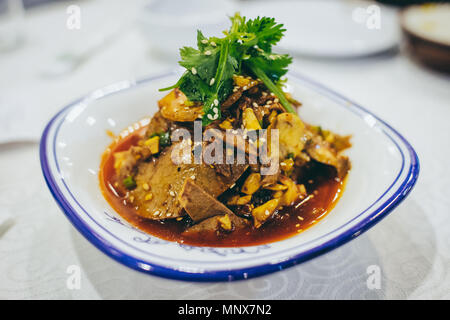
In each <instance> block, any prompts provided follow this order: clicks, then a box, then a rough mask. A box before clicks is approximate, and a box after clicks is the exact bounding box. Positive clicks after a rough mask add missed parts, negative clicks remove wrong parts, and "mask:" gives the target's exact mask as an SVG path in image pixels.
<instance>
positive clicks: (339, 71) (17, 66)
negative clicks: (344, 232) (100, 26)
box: [0, 1, 450, 299]
mask: <svg viewBox="0 0 450 320" xmlns="http://www.w3.org/2000/svg"><path fill="white" fill-rule="evenodd" d="M96 2H97V1H96ZM119 3H124V2H122V1H120V2H119ZM85 6H86V12H87V13H89V12H92V14H97V15H99V14H100V15H101V14H105V13H104V12H102V11H101V10H103V9H102V8H100V7H97V6H94V5H93V4H92V3H91V2H87V3H85ZM65 9H66V4H60V5H56V6H51V7H44V8H41V9H37V10H35V11H34V12H32V13H30V15H29V17H28V18H27V25H28V27H30V26H32V27H31V28H29V29H28V32H29V33H28V43H27V44H26V46H25V47H24V48H22V49H21V50H19V51H16V52H15V53H10V54H7V55H1V56H0V75H1V77H0V125H1V127H0V131H1V140H2V141H3V142H5V141H11V139H13V140H15V141H16V142H9V143H4V144H1V145H0V217H1V215H3V216H7V215H8V216H11V217H12V219H13V225H12V226H11V227H10V228H9V229H8V230H6V231H3V232H0V298H8V299H10V298H19V299H22V298H24V299H54V298H69V299H71V298H81V299H105V298H106V299H107V298H116V299H123V298H144V299H228V298H234V299H249V298H251V299H277V298H284V299H307V298H312V299H319V298H328V299H335V298H342V299H350V298H357V299H364V298H374V299H379V298H401V299H403V298H425V299H428V298H435V299H436V298H437V299H449V298H450V209H449V208H450V197H449V190H450V170H449V169H448V163H449V161H448V159H449V157H450V149H449V141H450V126H449V124H448V120H449V119H450V79H449V77H446V76H443V75H440V74H436V73H433V72H431V71H428V70H426V69H423V68H422V67H419V66H417V65H416V64H414V63H413V62H412V61H410V59H409V58H407V57H406V56H405V55H404V54H398V53H397V52H392V53H386V54H382V55H378V56H373V57H368V58H361V59H353V60H334V61H333V60H314V59H306V58H297V59H296V61H295V63H294V65H293V67H292V68H293V69H295V70H296V71H298V72H301V73H304V74H306V75H308V76H309V77H312V78H314V79H316V80H318V81H320V82H322V83H324V84H325V85H327V86H329V87H331V88H333V89H335V90H336V91H338V92H341V93H342V94H344V95H346V96H348V97H349V98H351V99H352V100H354V101H357V102H359V103H360V104H362V105H363V106H365V107H367V108H368V109H370V110H371V111H373V112H374V113H375V114H377V115H379V116H380V117H381V118H383V119H385V120H386V121H387V122H388V123H390V124H391V125H392V126H394V127H395V128H397V129H398V130H399V131H400V132H401V133H402V134H403V135H404V136H405V137H406V138H407V139H409V140H410V142H411V143H412V145H413V146H414V147H415V148H416V150H417V152H418V154H419V158H420V162H421V174H420V177H419V181H418V183H417V185H416V187H415V189H414V190H413V192H412V193H411V195H410V196H409V197H408V198H407V200H405V201H404V202H403V203H402V204H401V205H400V206H399V207H398V208H397V209H396V210H394V211H393V212H392V213H391V214H390V215H389V216H388V217H387V218H385V219H384V220H383V221H381V222H380V223H379V224H377V225H376V226H375V227H374V228H372V229H371V230H369V231H368V232H367V233H365V234H363V235H362V236H360V237H358V238H357V239H356V240H354V241H351V242H350V243H348V244H346V245H345V246H343V247H340V248H338V249H336V250H334V251H332V252H330V253H328V254H326V255H323V256H321V257H319V258H316V259H314V260H312V261H309V262H306V263H303V264H301V265H299V266H296V267H293V268H290V269H287V270H284V271H281V272H277V273H275V274H271V275H267V276H263V277H260V278H256V279H251V280H247V281H239V282H232V283H190V282H180V281H173V280H167V279H162V278H158V277H154V276H150V275H146V274H142V273H138V272H136V271H133V270H130V269H127V268H126V267H124V266H122V265H120V264H118V263H117V262H115V261H113V260H111V259H110V258H108V257H106V256H105V255H104V254H103V253H101V252H99V251H98V250H97V249H96V248H94V247H93V246H92V245H91V244H90V243H88V242H87V240H85V239H84V238H83V237H82V236H81V235H80V234H79V233H78V232H77V231H76V230H75V229H74V228H73V227H72V226H71V225H70V223H69V222H68V220H67V219H66V218H65V217H64V215H63V214H62V212H61V211H60V210H59V208H58V207H57V205H56V203H55V202H54V201H53V199H52V197H51V195H50V192H49V191H48V189H47V187H46V185H45V182H44V179H43V177H42V174H41V170H40V164H39V159H38V144H37V141H38V139H39V134H40V131H41V130H42V127H43V126H44V124H45V122H46V120H47V119H48V118H49V117H50V116H51V115H52V114H53V113H55V112H56V111H57V110H58V109H59V108H60V107H61V106H63V105H64V104H66V103H68V102H70V101H71V100H73V99H74V98H76V97H78V96H80V95H82V94H84V93H86V92H88V91H90V90H91V89H93V88H95V87H99V86H102V85H105V84H107V83H110V82H115V81H116V80H119V79H124V78H130V77H136V76H137V77H140V76H143V75H145V74H149V73H152V72H156V71H158V70H162V69H165V68H169V67H173V65H174V64H173V63H172V62H168V61H163V60H160V59H158V58H156V57H155V56H154V55H152V54H151V53H149V52H148V50H147V47H146V45H145V42H144V41H142V38H141V36H140V35H139V33H138V32H137V31H136V30H132V31H130V32H128V33H126V34H124V35H122V36H121V37H120V38H119V39H117V40H116V41H115V42H114V43H112V44H111V45H110V46H109V47H108V49H105V50H104V51H102V52H99V53H98V54H97V55H96V56H95V57H93V58H92V59H91V60H89V61H88V62H87V63H86V64H85V65H83V66H82V67H80V69H78V70H77V71H76V72H75V73H73V74H72V75H70V76H67V77H64V78H58V79H43V78H41V77H40V76H39V74H38V73H39V72H38V67H39V66H40V64H41V62H42V61H43V60H44V59H43V58H44V57H47V58H48V57H49V56H51V54H54V53H55V52H58V51H61V50H62V49H61V48H63V47H65V46H66V45H67V43H68V41H67V38H70V37H71V36H72V35H70V36H69V35H68V34H67V31H66V30H65V29H64V28H62V27H61V28H59V29H58V28H55V27H54V24H56V25H57V24H58V23H60V24H61V23H62V24H64V23H65V21H64V19H65V18H66V13H65ZM96 10H97V11H96ZM111 10H118V11H120V12H122V13H123V15H124V16H126V17H133V15H134V14H135V13H136V12H134V11H132V10H134V9H129V8H125V7H124V8H122V7H120V6H119V5H118V6H117V7H112V8H111ZM125 10H130V12H126V11H125ZM105 20H106V19H105ZM50 21H51V22H52V24H53V25H52V24H50ZM42 30H48V31H49V32H52V34H55V36H54V37H53V36H50V35H49V34H45V33H43V32H42ZM58 39H59V40H58ZM64 39H65V41H63V40H64ZM70 39H72V38H70ZM70 39H69V42H70ZM78 40H79V39H78ZM78 40H77V41H78ZM117 61H120V63H118V62H117ZM11 106H14V108H12V107H11ZM374 161H376V159H374ZM0 220H1V219H0ZM0 230H1V229H0ZM71 265H77V266H79V267H80V268H81V287H80V289H77V290H70V289H69V288H68V286H67V285H66V282H67V279H68V276H69V275H68V273H67V268H68V267H69V266H71ZM370 265H377V266H379V267H380V270H381V276H382V281H381V287H380V289H372V290H371V289H369V288H368V286H367V283H366V281H367V278H368V274H367V268H368V266H370Z"/></svg>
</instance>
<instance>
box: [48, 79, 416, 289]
mask: <svg viewBox="0 0 450 320" xmlns="http://www.w3.org/2000/svg"><path fill="white" fill-rule="evenodd" d="M174 74H176V72H168V73H164V74H160V75H157V76H152V77H148V78H145V79H142V80H139V81H135V82H132V83H129V85H128V86H125V87H124V86H114V85H113V86H112V87H113V88H115V89H113V90H109V91H108V92H106V93H105V94H103V95H102V96H101V97H99V98H94V99H93V100H97V99H101V98H104V97H107V96H110V95H112V94H116V93H120V92H122V91H126V90H129V89H132V88H135V87H137V86H141V85H144V84H146V83H148V82H151V81H155V80H158V79H160V78H164V77H167V76H170V75H174ZM289 77H291V78H292V77H293V78H296V79H297V80H300V81H301V82H302V83H303V84H304V85H307V86H309V87H310V88H312V89H313V90H315V91H318V92H320V93H321V94H322V95H326V96H327V97H328V98H330V99H331V100H333V101H335V102H338V103H339V104H340V105H342V104H343V102H345V103H349V104H351V105H352V106H353V107H354V108H356V110H357V111H358V112H355V111H353V110H350V111H352V112H353V113H355V114H357V115H358V116H359V117H362V115H367V114H368V115H370V116H372V117H373V118H374V119H376V121H377V122H378V123H381V124H382V125H383V126H384V127H385V128H387V130H388V131H390V132H389V133H388V132H386V130H383V133H384V134H385V135H387V136H388V137H389V138H390V139H391V140H392V141H393V142H394V143H395V144H396V145H397V143H396V142H395V140H394V139H393V137H396V138H398V139H399V140H400V141H401V142H402V143H403V145H404V147H406V149H407V151H408V154H409V160H410V166H409V167H408V168H407V169H406V168H403V164H404V163H403V164H402V169H401V170H400V173H399V174H398V176H397V178H396V179H395V181H394V182H393V183H392V184H391V186H390V187H389V188H388V189H387V190H386V191H385V192H384V193H383V195H382V196H381V197H380V198H378V199H377V200H376V201H375V202H374V203H373V204H371V205H370V206H368V207H367V208H366V209H365V210H363V211H362V212H361V213H360V214H358V215H357V216H356V217H355V218H353V219H356V218H357V217H358V216H360V215H361V214H363V213H365V212H366V211H367V210H369V209H371V208H372V207H373V205H374V204H376V203H377V202H378V201H379V200H380V199H381V198H382V197H383V196H384V195H385V194H386V193H387V192H388V191H390V189H391V188H392V186H393V185H395V184H396V183H397V182H398V178H399V176H400V175H401V174H402V173H403V172H404V170H408V173H407V175H406V177H405V178H404V179H403V181H402V183H401V185H400V186H399V187H398V189H397V190H396V191H395V192H394V194H393V195H392V196H391V197H389V199H387V200H386V201H384V202H383V203H382V204H381V205H379V206H378V207H377V208H375V209H374V210H373V211H372V212H371V213H370V215H368V216H367V217H366V218H365V219H363V220H362V221H360V222H359V223H358V224H357V225H355V226H353V227H352V228H350V229H348V230H346V231H345V232H343V233H341V234H338V235H336V236H335V237H334V238H332V239H330V240H328V241H326V242H325V243H322V244H320V245H318V246H316V247H313V248H311V249H309V250H306V251H304V252H301V253H299V254H297V255H294V256H292V257H290V258H289V259H287V260H284V261H282V262H278V263H276V264H271V263H267V264H261V265H257V266H251V267H246V268H242V269H231V270H227V269H224V270H214V271H202V272H198V273H193V272H187V271H180V270H176V269H175V268H168V267H166V266H161V265H158V264H155V263H152V262H149V261H144V260H141V259H138V258H136V257H133V256H131V255H129V254H127V253H125V252H122V251H120V250H119V249H118V248H117V247H115V246H114V245H111V244H110V243H109V242H108V241H107V240H105V239H104V238H102V236H101V235H99V234H98V233H96V232H94V230H93V229H92V228H90V226H89V225H88V224H86V223H85V222H84V221H83V220H82V219H81V218H80V217H79V216H78V214H77V210H76V209H74V208H73V207H72V206H71V204H70V202H69V201H68V200H67V199H66V198H65V196H64V195H63V193H62V192H61V190H59V187H58V186H57V183H56V181H55V177H54V176H53V174H52V171H51V170H50V167H49V162H48V159H47V143H46V142H47V137H48V134H49V131H50V129H51V128H52V126H53V124H54V123H55V121H56V120H57V119H58V118H59V116H60V115H61V114H62V113H64V112H67V111H68V110H69V109H70V108H71V107H73V106H75V105H77V104H78V103H79V102H81V101H83V100H84V99H86V98H87V97H89V96H90V95H86V96H85V97H82V98H80V99H77V100H76V101H74V102H72V103H70V104H69V105H67V106H65V107H64V108H63V109H61V110H60V111H59V112H58V113H57V114H56V115H55V116H54V117H53V118H52V119H51V120H50V121H49V123H48V124H47V126H46V127H45V129H44V131H43V134H42V138H41V141H40V146H39V152H40V162H41V167H42V172H43V175H44V178H45V181H46V183H47V186H48V187H49V189H50V192H51V194H52V195H53V197H54V199H55V200H56V202H57V204H58V205H59V207H60V208H61V209H62V211H63V212H64V214H65V215H66V216H67V218H68V219H69V221H70V222H71V223H72V224H73V225H74V226H75V227H76V228H77V230H78V231H79V232H80V233H81V234H82V235H83V236H84V237H85V238H86V239H87V240H89V241H90V242H91V243H92V244H93V245H94V246H95V247H97V248H98V249H99V250H100V251H102V252H103V253H105V254H106V255H108V256H109V257H111V258H113V259H114V260H116V261H118V262H120V263H122V264H124V265H125V266H127V267H130V268H132V269H134V270H137V271H141V272H145V273H150V274H153V275H157V276H161V277H164V278H169V279H177V280H185V281H232V280H241V279H250V278H253V277H257V276H261V275H265V274H269V273H272V272H275V271H279V270H283V269H286V268H289V267H292V266H294V265H297V264H300V263H302V262H304V261H306V260H309V259H312V258H314V257H316V256H319V255H321V254H324V253H326V252H328V251H330V250H333V249H335V248H337V247H339V246H341V245H343V244H345V243H347V242H348V241H350V240H351V239H353V238H355V237H356V236H359V235H360V234H362V233H364V232H365V231H367V230H368V229H369V228H371V227H372V226H373V225H375V224H376V223H378V222H379V221H380V220H381V219H383V218H384V217H385V216H386V215H387V214H389V213H390V212H391V211H392V210H393V209H394V208H395V207H397V206H398V205H399V204H400V203H401V202H402V201H403V200H404V199H405V197H406V196H407V195H408V194H409V192H410V191H411V190H412V188H413V187H414V185H415V183H416V181H417V178H418V176H419V171H420V164H419V159H418V156H417V153H416V152H415V150H414V148H413V147H412V146H411V144H410V143H409V142H408V141H407V140H406V139H405V138H404V137H403V136H402V135H401V134H399V133H398V132H397V131H396V130H395V129H393V128H392V127H391V126H389V125H388V124H387V123H386V122H384V121H383V120H381V119H380V118H378V117H377V116H376V115H374V114H373V113H372V112H370V111H368V110H367V109H365V108H363V107H361V106H360V105H358V104H357V103H354V102H352V101H351V100H349V99H347V98H345V97H343V96H342V95H340V94H338V93H336V92H334V91H333V90H330V89H328V88H326V87H324V86H323V85H321V84H320V83H317V82H315V81H314V80H311V79H309V78H307V77H305V76H303V75H299V74H298V73H295V72H289ZM108 87H109V86H108ZM105 88H106V87H105ZM397 148H398V149H399V152H400V153H401V155H402V157H404V156H405V155H404V154H403V151H402V150H401V149H400V148H399V146H398V145H397ZM403 162H404V160H403ZM353 219H352V220H353ZM352 220H350V221H348V222H347V223H345V224H344V225H342V226H340V227H339V228H337V229H334V230H332V231H330V232H329V233H333V232H336V231H338V230H339V229H340V228H343V227H345V226H346V225H347V224H349V223H351V221H352ZM326 236H327V235H324V236H322V237H326ZM317 240H320V238H318V239H315V240H314V241H317Z"/></svg>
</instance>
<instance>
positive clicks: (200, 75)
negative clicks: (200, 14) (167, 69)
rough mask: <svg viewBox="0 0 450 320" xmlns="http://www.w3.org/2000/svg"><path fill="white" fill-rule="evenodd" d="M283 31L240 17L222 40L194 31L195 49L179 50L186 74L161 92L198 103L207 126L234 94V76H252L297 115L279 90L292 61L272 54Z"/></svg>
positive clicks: (263, 20)
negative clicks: (174, 92) (175, 93)
mask: <svg viewBox="0 0 450 320" xmlns="http://www.w3.org/2000/svg"><path fill="white" fill-rule="evenodd" d="M285 31H286V29H284V28H283V25H282V24H279V23H276V22H275V19H274V18H269V17H257V18H256V19H249V20H246V18H245V17H241V16H240V15H239V13H236V14H235V15H234V17H232V18H231V28H230V30H227V31H225V32H224V34H225V37H223V38H217V37H210V38H206V37H205V36H204V35H203V34H202V32H201V31H197V47H198V49H195V48H192V47H183V48H181V49H180V56H181V61H180V62H179V64H180V65H181V66H183V67H184V68H186V72H185V73H184V74H183V75H182V77H181V78H180V79H179V80H178V82H177V83H176V84H175V85H173V86H171V87H168V88H164V89H160V91H163V90H170V89H173V88H179V89H180V90H181V91H182V92H183V93H184V94H185V95H186V97H187V98H188V99H189V100H190V101H195V102H201V103H202V104H203V110H204V112H205V114H204V116H203V119H202V122H203V125H208V124H209V123H211V122H212V121H214V120H217V119H219V118H220V117H221V115H220V103H222V102H223V101H224V100H225V99H226V98H227V97H228V96H229V95H230V94H231V93H232V91H233V75H234V74H252V75H254V76H255V77H256V78H259V79H260V80H261V81H262V82H263V83H264V84H265V85H266V87H267V88H268V89H269V90H270V91H271V92H273V93H274V94H275V95H276V96H277V97H278V98H279V100H280V103H281V104H282V105H283V106H284V108H285V109H286V110H287V111H288V112H291V113H295V114H296V112H295V109H294V108H293V107H292V105H291V103H290V102H289V101H288V100H287V99H286V97H285V95H284V93H283V91H282V90H281V89H280V87H279V86H278V84H279V83H280V79H281V77H282V76H283V75H285V74H286V72H287V66H288V65H289V64H290V63H291V62H292V58H291V57H290V56H289V55H287V54H276V53H273V52H272V46H273V45H275V44H276V43H278V42H279V41H280V39H281V38H282V37H283V34H284V32H285Z"/></svg>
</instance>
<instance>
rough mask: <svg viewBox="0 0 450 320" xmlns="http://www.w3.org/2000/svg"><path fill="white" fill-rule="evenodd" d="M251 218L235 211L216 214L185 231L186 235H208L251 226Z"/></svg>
mask: <svg viewBox="0 0 450 320" xmlns="http://www.w3.org/2000/svg"><path fill="white" fill-rule="evenodd" d="M250 224H251V223H250V221H249V220H247V219H244V218H240V217H238V216H236V215H235V214H234V213H231V214H225V215H219V216H214V217H211V218H208V219H206V220H203V221H202V222H200V223H198V224H195V225H193V226H192V227H190V228H188V229H186V231H184V232H183V235H184V236H198V235H203V236H208V235H213V234H217V233H218V232H225V233H228V232H232V231H236V230H239V229H242V228H245V227H247V226H249V225H250Z"/></svg>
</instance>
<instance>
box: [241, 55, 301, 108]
mask: <svg viewBox="0 0 450 320" xmlns="http://www.w3.org/2000/svg"><path fill="white" fill-rule="evenodd" d="M245 64H246V65H247V67H249V69H250V70H251V71H252V72H253V73H254V74H255V76H256V77H257V78H259V79H261V80H262V82H264V84H265V85H266V87H267V89H269V90H270V91H271V92H273V93H274V94H275V95H276V96H277V97H278V99H280V103H281V104H282V105H283V107H284V108H285V109H286V111H287V112H290V113H293V114H297V111H295V108H294V107H293V106H292V105H291V103H290V102H289V101H288V100H287V99H286V96H285V95H284V92H283V91H281V90H280V88H278V87H277V86H276V85H275V84H274V83H273V82H272V80H270V78H269V77H268V76H267V75H266V73H265V72H264V71H263V70H261V69H260V68H258V67H257V66H255V65H254V64H253V63H252V62H251V61H246V62H245Z"/></svg>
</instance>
